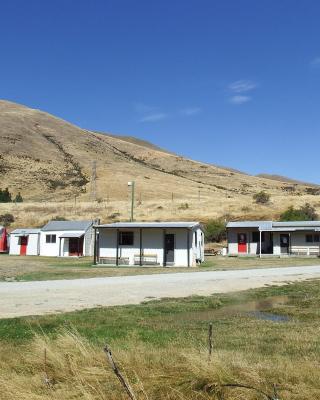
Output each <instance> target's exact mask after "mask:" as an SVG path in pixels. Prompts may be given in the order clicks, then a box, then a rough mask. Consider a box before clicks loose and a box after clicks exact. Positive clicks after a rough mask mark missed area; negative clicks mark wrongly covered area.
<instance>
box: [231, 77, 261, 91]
mask: <svg viewBox="0 0 320 400" xmlns="http://www.w3.org/2000/svg"><path fill="white" fill-rule="evenodd" d="M257 86H258V85H257V83H256V82H253V81H249V80H239V81H235V82H232V83H230V85H229V89H230V90H231V91H232V92H234V93H245V92H250V91H251V90H253V89H256V87H257Z"/></svg>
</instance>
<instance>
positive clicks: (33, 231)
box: [10, 228, 40, 235]
mask: <svg viewBox="0 0 320 400" xmlns="http://www.w3.org/2000/svg"><path fill="white" fill-rule="evenodd" d="M36 233H40V229H32V228H26V229H24V228H20V229H15V230H14V231H12V232H11V233H10V235H32V234H36Z"/></svg>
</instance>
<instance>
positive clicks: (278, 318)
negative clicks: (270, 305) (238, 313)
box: [247, 311, 290, 322]
mask: <svg viewBox="0 0 320 400" xmlns="http://www.w3.org/2000/svg"><path fill="white" fill-rule="evenodd" d="M247 314H248V315H249V316H250V317H254V318H257V319H262V320H264V321H272V322H288V321H290V317H288V316H287V315H277V314H272V313H269V312H263V311H250V312H248V313H247Z"/></svg>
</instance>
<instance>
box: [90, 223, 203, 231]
mask: <svg viewBox="0 0 320 400" xmlns="http://www.w3.org/2000/svg"><path fill="white" fill-rule="evenodd" d="M94 228H96V229H194V228H200V229H202V226H201V224H200V223H192V222H190V223H179V222H178V223H165V222H164V223H161V222H158V223H151V222H150V223H148V222H145V223H142V222H141V223H134V222H131V223H125V222H124V223H122V222H119V223H114V224H104V225H95V226H94Z"/></svg>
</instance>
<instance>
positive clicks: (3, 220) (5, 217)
mask: <svg viewBox="0 0 320 400" xmlns="http://www.w3.org/2000/svg"><path fill="white" fill-rule="evenodd" d="M13 222H14V216H13V215H12V214H9V213H7V214H2V215H0V224H1V225H3V226H9V225H10V224H12V223H13Z"/></svg>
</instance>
